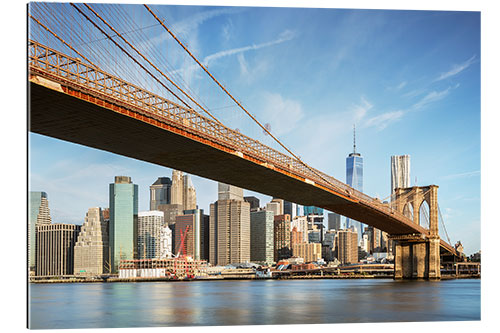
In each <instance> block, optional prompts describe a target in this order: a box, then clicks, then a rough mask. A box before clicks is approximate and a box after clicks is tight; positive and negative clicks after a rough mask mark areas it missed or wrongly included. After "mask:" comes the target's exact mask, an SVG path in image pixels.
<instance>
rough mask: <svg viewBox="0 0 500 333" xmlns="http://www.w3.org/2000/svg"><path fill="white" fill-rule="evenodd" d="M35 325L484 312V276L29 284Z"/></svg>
mask: <svg viewBox="0 0 500 333" xmlns="http://www.w3.org/2000/svg"><path fill="white" fill-rule="evenodd" d="M29 291H30V294H31V300H30V302H29V306H30V311H29V312H30V318H29V322H30V326H31V328H97V327H102V328H105V327H148V326H149V327H151V326H187V325H194V326H196V325H256V324H266V325H270V324H315V323H362V322H391V321H397V322H404V321H438V320H439V321H447V320H448V321H457V320H480V318H481V302H480V280H448V281H437V282H427V281H421V282H418V281H404V282H401V281H393V280H390V279H384V280H292V281H286V280H285V281H283V280H282V281H277V280H259V281H199V282H170V283H169V282H147V283H89V284H80V283H68V284H31V285H30V286H29Z"/></svg>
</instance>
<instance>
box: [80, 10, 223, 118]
mask: <svg viewBox="0 0 500 333" xmlns="http://www.w3.org/2000/svg"><path fill="white" fill-rule="evenodd" d="M84 5H85V6H86V7H87V8H88V9H89V10H90V11H91V12H92V13H94V15H95V16H97V17H98V18H99V19H100V20H101V21H102V22H103V23H104V24H106V25H107V26H108V27H109V28H110V29H111V30H113V32H114V33H115V34H116V35H117V36H118V37H120V38H121V39H122V40H123V41H124V42H125V43H126V44H127V45H128V46H130V47H131V48H132V49H133V50H134V51H135V52H137V54H138V55H140V56H141V58H142V59H144V60H145V61H146V62H147V63H148V64H149V65H150V66H151V67H153V68H154V69H156V70H157V71H158V72H159V73H160V74H161V75H162V76H163V77H164V78H166V79H167V80H168V82H170V83H171V84H172V85H174V86H175V87H176V88H177V89H178V90H179V91H180V92H182V93H183V94H184V95H185V96H186V97H187V98H189V99H190V100H191V101H192V102H193V103H195V104H196V105H197V106H198V107H199V108H200V109H202V110H203V111H205V112H206V113H207V114H208V115H209V116H210V117H212V119H214V120H215V121H216V122H217V123H219V124H221V125H222V123H221V122H220V121H219V120H218V119H217V118H216V117H215V116H213V115H212V114H211V113H210V112H208V110H206V109H205V108H204V107H202V106H201V105H200V104H199V103H198V102H197V101H196V100H195V99H193V98H192V97H191V96H190V95H189V94H188V93H187V92H185V91H184V90H182V89H181V88H180V87H179V86H178V85H177V84H176V83H175V82H174V81H173V80H172V79H170V78H169V77H168V76H167V75H166V74H165V73H163V72H162V71H161V70H160V69H159V68H158V67H157V66H156V65H154V64H153V63H152V62H151V61H150V60H149V59H148V58H147V57H146V56H144V55H143V54H142V53H141V52H140V51H139V50H137V48H136V47H135V46H134V45H132V44H131V43H130V42H129V41H128V40H127V39H126V38H125V37H123V36H122V34H120V33H119V32H118V31H117V30H116V29H115V28H113V26H111V24H109V23H108V22H107V21H106V20H105V19H104V18H103V17H102V16H101V15H99V14H98V13H97V12H96V11H95V10H94V9H92V7H90V5H89V4H86V3H84ZM169 91H170V92H171V93H172V94H174V93H173V92H172V91H171V90H169ZM174 96H175V97H177V98H178V99H179V100H181V101H182V102H183V103H184V104H185V105H186V106H188V107H189V108H191V107H190V106H189V105H188V104H187V103H185V102H184V101H183V100H182V99H181V98H179V97H178V96H177V95H175V94H174Z"/></svg>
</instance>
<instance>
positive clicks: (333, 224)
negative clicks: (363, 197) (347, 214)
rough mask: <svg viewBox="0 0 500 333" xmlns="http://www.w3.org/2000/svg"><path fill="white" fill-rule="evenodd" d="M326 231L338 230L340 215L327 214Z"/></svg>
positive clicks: (339, 227)
mask: <svg viewBox="0 0 500 333" xmlns="http://www.w3.org/2000/svg"><path fill="white" fill-rule="evenodd" d="M328 229H329V230H340V229H341V225H340V215H339V214H337V213H328Z"/></svg>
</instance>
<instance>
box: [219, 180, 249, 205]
mask: <svg viewBox="0 0 500 333" xmlns="http://www.w3.org/2000/svg"><path fill="white" fill-rule="evenodd" d="M218 199H219V200H239V201H243V189H242V188H240V187H236V186H233V185H229V184H224V183H219V186H218Z"/></svg>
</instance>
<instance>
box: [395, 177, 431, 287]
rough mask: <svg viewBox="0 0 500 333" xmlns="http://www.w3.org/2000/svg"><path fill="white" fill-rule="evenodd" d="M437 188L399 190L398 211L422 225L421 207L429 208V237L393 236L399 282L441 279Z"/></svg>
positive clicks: (425, 235)
mask: <svg viewBox="0 0 500 333" xmlns="http://www.w3.org/2000/svg"><path fill="white" fill-rule="evenodd" d="M437 190H438V186H437V185H430V186H424V187H420V186H419V187H417V186H414V187H408V188H398V189H396V190H395V206H394V208H395V209H396V210H397V211H399V212H400V213H403V214H404V215H406V216H407V217H409V218H410V219H412V220H413V223H415V224H418V225H421V223H420V222H421V216H420V207H421V206H422V205H423V204H424V203H427V205H428V206H429V229H428V234H410V235H391V238H392V239H393V240H394V241H395V256H394V278H395V279H440V278H441V270H440V265H441V263H440V254H439V246H440V238H439V233H438V200H437Z"/></svg>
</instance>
